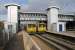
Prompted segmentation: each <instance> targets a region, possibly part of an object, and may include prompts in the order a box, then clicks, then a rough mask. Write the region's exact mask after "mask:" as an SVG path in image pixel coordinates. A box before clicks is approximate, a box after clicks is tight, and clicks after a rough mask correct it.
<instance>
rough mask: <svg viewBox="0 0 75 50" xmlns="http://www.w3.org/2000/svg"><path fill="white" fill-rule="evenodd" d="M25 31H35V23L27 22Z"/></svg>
mask: <svg viewBox="0 0 75 50" xmlns="http://www.w3.org/2000/svg"><path fill="white" fill-rule="evenodd" d="M27 32H36V25H35V24H28V25H27Z"/></svg>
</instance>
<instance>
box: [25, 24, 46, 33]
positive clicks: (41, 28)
mask: <svg viewBox="0 0 75 50" xmlns="http://www.w3.org/2000/svg"><path fill="white" fill-rule="evenodd" d="M26 31H27V32H46V24H45V23H39V24H38V25H37V26H36V24H28V25H27V29H26Z"/></svg>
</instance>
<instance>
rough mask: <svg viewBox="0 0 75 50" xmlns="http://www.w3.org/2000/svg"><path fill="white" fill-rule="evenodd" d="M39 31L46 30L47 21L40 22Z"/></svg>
mask: <svg viewBox="0 0 75 50" xmlns="http://www.w3.org/2000/svg"><path fill="white" fill-rule="evenodd" d="M38 32H46V24H45V23H39V24H38Z"/></svg>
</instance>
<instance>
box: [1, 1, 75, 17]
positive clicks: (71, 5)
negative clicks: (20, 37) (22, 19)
mask: <svg viewBox="0 0 75 50" xmlns="http://www.w3.org/2000/svg"><path fill="white" fill-rule="evenodd" d="M8 3H17V4H19V5H21V9H22V10H25V11H40V10H45V9H47V7H48V6H52V5H56V6H57V7H59V8H60V11H62V12H67V13H69V12H75V0H0V16H2V15H6V9H5V8H4V4H8ZM0 18H1V17H0Z"/></svg>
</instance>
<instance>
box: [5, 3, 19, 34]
mask: <svg viewBox="0 0 75 50" xmlns="http://www.w3.org/2000/svg"><path fill="white" fill-rule="evenodd" d="M5 7H6V8H7V14H8V15H7V22H6V23H7V28H8V30H9V32H11V33H16V32H17V27H18V10H19V9H20V6H19V5H17V4H7V5H5Z"/></svg>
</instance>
